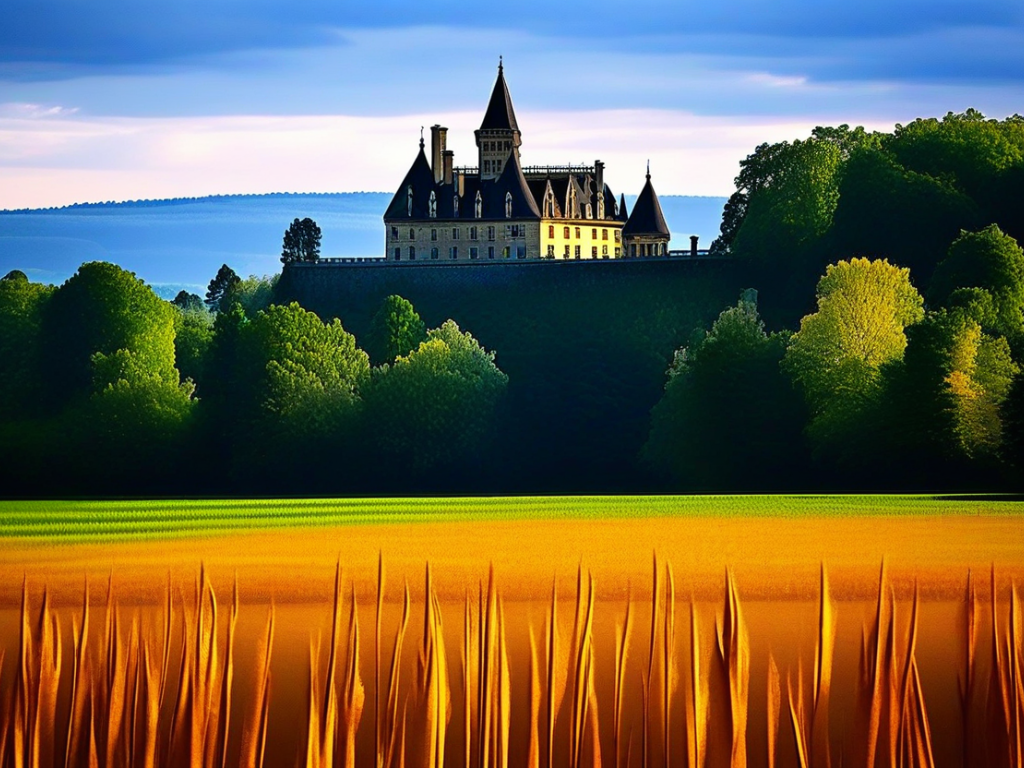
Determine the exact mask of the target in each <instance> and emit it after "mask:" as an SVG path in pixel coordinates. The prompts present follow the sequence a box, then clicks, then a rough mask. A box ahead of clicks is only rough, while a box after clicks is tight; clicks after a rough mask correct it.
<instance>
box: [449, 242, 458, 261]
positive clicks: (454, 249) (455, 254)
mask: <svg viewBox="0 0 1024 768" xmlns="http://www.w3.org/2000/svg"><path fill="white" fill-rule="evenodd" d="M448 253H449V255H450V256H451V257H452V258H453V259H457V258H459V246H457V245H453V246H452V247H451V250H450V251H449V252H448Z"/></svg>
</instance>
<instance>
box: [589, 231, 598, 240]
mask: <svg viewBox="0 0 1024 768" xmlns="http://www.w3.org/2000/svg"><path fill="white" fill-rule="evenodd" d="M590 239H591V240H597V230H596V229H592V230H590Z"/></svg>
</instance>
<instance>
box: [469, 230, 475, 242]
mask: <svg viewBox="0 0 1024 768" xmlns="http://www.w3.org/2000/svg"><path fill="white" fill-rule="evenodd" d="M469 239H470V240H476V227H470V228H469Z"/></svg>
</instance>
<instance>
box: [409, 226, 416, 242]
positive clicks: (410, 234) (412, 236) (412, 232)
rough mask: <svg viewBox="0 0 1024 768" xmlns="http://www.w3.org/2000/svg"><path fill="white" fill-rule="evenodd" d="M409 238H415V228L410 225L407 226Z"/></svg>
mask: <svg viewBox="0 0 1024 768" xmlns="http://www.w3.org/2000/svg"><path fill="white" fill-rule="evenodd" d="M409 239H410V240H415V239H416V230H415V229H412V228H411V227H410V228H409Z"/></svg>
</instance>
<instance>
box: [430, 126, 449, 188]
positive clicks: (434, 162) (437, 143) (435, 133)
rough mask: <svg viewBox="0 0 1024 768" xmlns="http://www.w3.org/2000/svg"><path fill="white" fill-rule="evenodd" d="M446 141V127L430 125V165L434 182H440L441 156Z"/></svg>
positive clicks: (441, 173) (441, 171)
mask: <svg viewBox="0 0 1024 768" xmlns="http://www.w3.org/2000/svg"><path fill="white" fill-rule="evenodd" d="M447 143H448V129H447V128H442V127H441V126H440V125H432V126H430V167H431V168H432V169H433V171H434V183H435V184H440V183H441V179H442V177H443V176H444V161H443V159H442V158H443V156H444V152H445V149H446V148H447V146H446V145H447Z"/></svg>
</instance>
